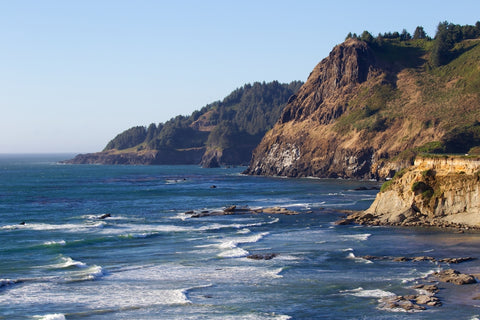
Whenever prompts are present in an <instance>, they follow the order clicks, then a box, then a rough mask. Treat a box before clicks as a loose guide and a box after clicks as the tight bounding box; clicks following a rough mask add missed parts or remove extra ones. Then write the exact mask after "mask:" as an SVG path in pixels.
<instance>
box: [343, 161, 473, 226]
mask: <svg viewBox="0 0 480 320" xmlns="http://www.w3.org/2000/svg"><path fill="white" fill-rule="evenodd" d="M349 219H352V220H354V221H357V222H360V223H366V224H374V225H404V226H417V225H421V226H424V225H432V226H442V227H445V226H470V227H475V228H480V158H469V157H451V156H450V157H434V158H430V157H428V158H424V157H419V158H417V159H416V160H415V163H414V165H413V166H411V167H409V168H406V169H403V170H402V171H400V172H399V173H398V174H397V175H396V177H395V178H394V179H392V180H391V181H387V182H386V183H385V184H384V185H383V186H382V190H381V191H380V192H379V193H378V195H377V197H376V199H375V201H374V202H373V204H372V205H371V206H370V208H369V209H368V210H366V211H365V212H360V213H355V214H353V215H351V216H349Z"/></svg>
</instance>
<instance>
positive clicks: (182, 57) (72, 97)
mask: <svg viewBox="0 0 480 320" xmlns="http://www.w3.org/2000/svg"><path fill="white" fill-rule="evenodd" d="M479 13H480V1H478V0H457V1H442V0H434V1H431V0H424V1H419V0H415V1H412V0H403V1H385V0H382V1H380V0H378V1H377V0H374V1H368V0H367V1H358V0H357V1H350V0H343V1H320V0H317V1H314V0H295V1H284V0H275V1H270V0H264V1H262V0H254V1H251V0H242V1H230V0H218V1H215V0H202V1H200V0H199V1H193V0H191V1H187V0H176V1H162V0H130V1H126V0H77V1H74V0H72V1H65V0H42V1H38V0H15V1H12V0H0V48H1V49H0V111H1V112H0V153H85V152H96V151H101V150H102V149H103V148H104V147H105V145H106V144H107V143H108V141H110V140H111V139H112V138H114V137H115V136H116V135H117V134H119V133H121V132H122V131H124V130H126V129H128V128H130V127H132V126H137V125H143V126H148V125H149V124H150V123H160V122H165V121H167V120H169V119H170V118H172V117H175V116H176V115H189V114H191V113H192V112H193V111H195V110H198V109H200V108H202V107H203V106H205V105H206V104H208V103H211V102H213V101H217V100H222V99H223V98H224V97H225V96H226V95H228V94H229V93H230V92H231V91H233V90H234V89H236V88H239V87H241V86H243V85H244V84H246V83H253V82H255V81H266V82H269V81H273V80H278V81H280V82H290V81H293V80H302V81H305V80H306V79H307V77H308V75H309V74H310V72H311V71H312V69H313V68H314V67H315V65H316V64H317V63H318V62H320V61H321V60H322V59H323V58H325V57H326V56H328V54H329V52H330V51H331V49H332V48H333V47H334V46H335V45H337V44H340V43H342V42H343V41H344V39H345V37H346V35H347V34H348V33H349V32H352V33H353V32H355V33H357V34H361V33H362V32H363V31H364V30H367V31H369V32H370V33H372V34H373V35H374V36H375V35H377V34H378V33H380V32H381V33H383V32H388V31H392V32H393V31H399V32H401V31H402V30H403V29H406V30H407V31H409V32H410V33H412V34H413V31H414V30H415V28H416V27H417V26H423V27H424V29H425V31H426V32H427V34H428V35H429V36H432V37H433V36H434V35H435V31H436V27H437V25H438V23H439V22H442V21H449V22H452V23H456V24H462V25H465V24H471V25H473V24H475V22H476V21H478V20H480V14H479Z"/></svg>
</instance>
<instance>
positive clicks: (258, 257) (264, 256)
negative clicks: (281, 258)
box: [247, 253, 277, 260]
mask: <svg viewBox="0 0 480 320" xmlns="http://www.w3.org/2000/svg"><path fill="white" fill-rule="evenodd" d="M276 256H277V254H276V253H266V254H250V255H248V256H247V258H248V259H252V260H272V259H273V258H275V257H276Z"/></svg>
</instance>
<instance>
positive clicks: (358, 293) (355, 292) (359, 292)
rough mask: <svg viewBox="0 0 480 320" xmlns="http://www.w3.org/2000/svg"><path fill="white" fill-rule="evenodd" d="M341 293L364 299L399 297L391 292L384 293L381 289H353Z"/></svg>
mask: <svg viewBox="0 0 480 320" xmlns="http://www.w3.org/2000/svg"><path fill="white" fill-rule="evenodd" d="M340 293H343V294H347V295H351V296H355V297H362V298H379V299H380V298H391V297H396V296H397V295H396V294H395V293H393V292H390V291H384V290H381V289H370V290H366V289H363V288H362V287H359V288H356V289H352V290H342V291H340Z"/></svg>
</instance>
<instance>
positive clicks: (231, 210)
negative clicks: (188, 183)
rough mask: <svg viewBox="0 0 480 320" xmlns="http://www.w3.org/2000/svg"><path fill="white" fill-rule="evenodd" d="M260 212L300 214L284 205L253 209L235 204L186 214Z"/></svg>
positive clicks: (196, 215) (214, 214) (190, 211)
mask: <svg viewBox="0 0 480 320" xmlns="http://www.w3.org/2000/svg"><path fill="white" fill-rule="evenodd" d="M259 213H267V214H284V215H295V214H298V212H297V211H293V210H288V209H286V208H282V207H273V208H259V209H251V208H249V207H237V206H235V205H234V206H230V207H227V208H225V209H223V210H222V211H208V210H203V211H201V212H195V211H193V210H189V211H186V212H185V214H187V215H190V217H192V218H201V217H208V216H224V215H233V214H259Z"/></svg>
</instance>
